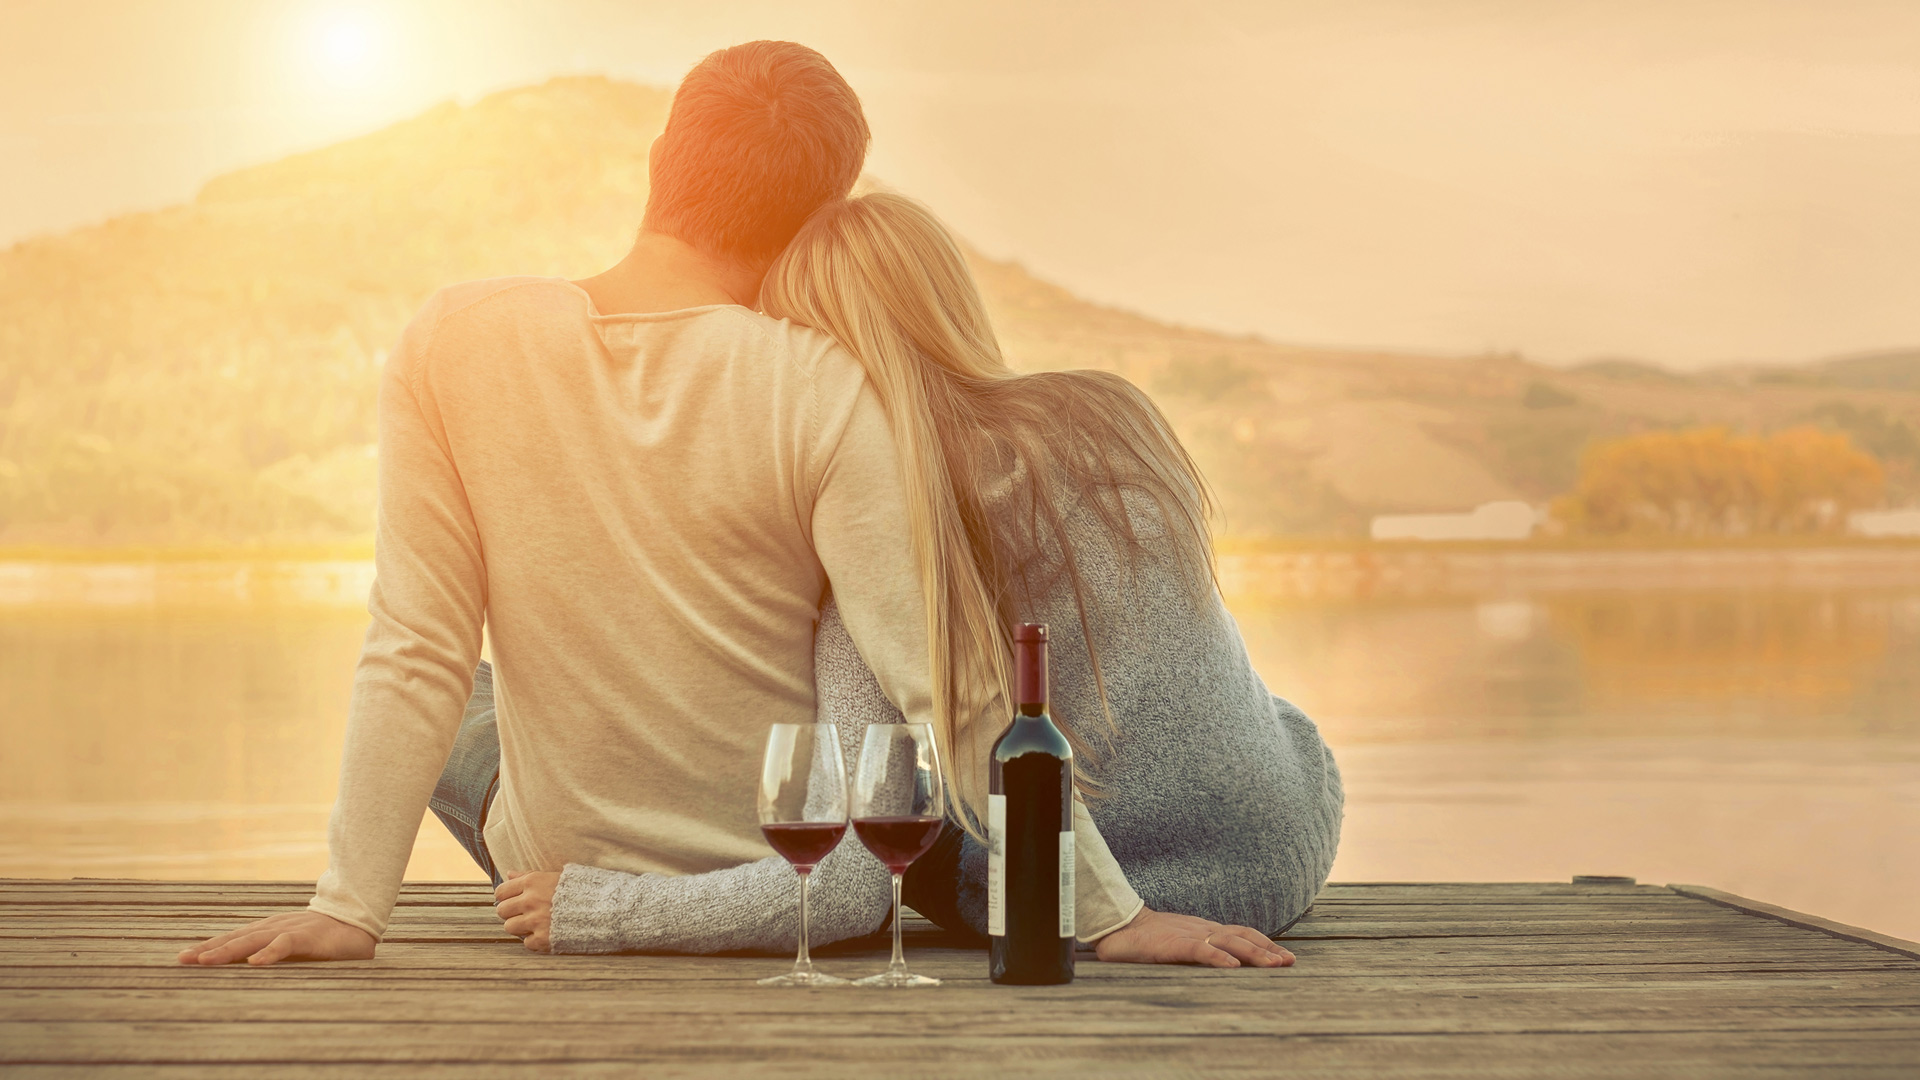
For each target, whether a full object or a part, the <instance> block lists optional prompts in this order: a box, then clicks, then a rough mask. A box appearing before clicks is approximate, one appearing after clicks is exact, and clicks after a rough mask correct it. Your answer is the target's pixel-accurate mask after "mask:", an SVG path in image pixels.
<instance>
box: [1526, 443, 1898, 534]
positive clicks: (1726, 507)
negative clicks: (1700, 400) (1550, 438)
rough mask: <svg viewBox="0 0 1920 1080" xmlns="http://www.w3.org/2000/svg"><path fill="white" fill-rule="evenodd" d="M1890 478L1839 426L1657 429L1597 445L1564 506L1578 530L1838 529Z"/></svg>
mask: <svg viewBox="0 0 1920 1080" xmlns="http://www.w3.org/2000/svg"><path fill="white" fill-rule="evenodd" d="M1885 487H1886V478H1885V474H1884V471H1883V470H1882V468H1881V465H1880V462H1879V460H1878V459H1876V458H1875V457H1874V456H1873V455H1872V454H1869V453H1867V452H1866V451H1864V450H1861V449H1860V448H1859V447H1857V446H1855V445H1854V444H1853V441H1852V440H1851V439H1849V438H1848V437H1847V436H1845V435H1843V434H1839V433H1837V432H1828V431H1821V430H1820V429H1818V428H1813V427H1795V428H1788V429H1787V430H1784V431H1777V432H1774V433H1773V434H1771V435H1767V436H1759V435H1737V434H1734V433H1732V432H1730V431H1728V430H1727V429H1726V428H1723V427H1704V428H1692V429H1688V430H1684V431H1653V432H1647V433H1644V434H1640V435H1630V436H1627V437H1626V438H1622V439H1614V440H1611V441H1608V442H1602V443H1596V444H1595V445H1593V446H1592V447H1590V448H1589V449H1588V450H1587V452H1586V454H1585V455H1584V456H1583V457H1582V459H1581V463H1580V478H1579V480H1578V482H1577V483H1576V484H1575V486H1574V489H1573V491H1572V492H1570V493H1568V494H1567V495H1565V496H1562V497H1561V498H1560V499H1558V500H1556V501H1555V503H1554V515H1555V517H1557V518H1558V519H1559V520H1560V521H1561V522H1562V523H1563V524H1564V525H1565V526H1566V527H1567V528H1568V529H1569V530H1570V531H1574V532H1585V533H1597V534H1607V533H1648V534H1667V535H1675V536H1742V535H1751V534H1765V533H1819V532H1835V531H1838V530H1839V529H1840V528H1841V527H1843V525H1844V523H1845V521H1846V514H1847V511H1849V510H1856V509H1860V508H1862V507H1867V506H1873V505H1876V504H1877V503H1879V501H1880V499H1881V496H1882V493H1883V492H1884V491H1885Z"/></svg>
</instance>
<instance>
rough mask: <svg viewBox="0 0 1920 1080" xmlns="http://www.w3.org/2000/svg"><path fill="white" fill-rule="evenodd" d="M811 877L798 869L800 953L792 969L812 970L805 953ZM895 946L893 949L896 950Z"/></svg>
mask: <svg viewBox="0 0 1920 1080" xmlns="http://www.w3.org/2000/svg"><path fill="white" fill-rule="evenodd" d="M811 877H813V875H812V874H809V873H807V872H806V871H805V870H802V871H800V955H799V956H796V957H794V960H793V970H795V971H797V972H807V973H809V974H811V973H812V972H813V959H812V958H811V957H809V956H808V955H807V881H808V879H810V878H811ZM896 891H897V890H896ZM898 948H899V947H898V946H895V951H896V952H897V951H898Z"/></svg>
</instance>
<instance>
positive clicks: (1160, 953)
mask: <svg viewBox="0 0 1920 1080" xmlns="http://www.w3.org/2000/svg"><path fill="white" fill-rule="evenodd" d="M1093 949H1094V955H1096V956H1098V957H1099V958H1100V959H1102V960H1106V961H1109V962H1118V963H1122V964H1202V965H1204V966H1206V967H1228V968H1230V967H1239V966H1241V965H1242V964H1245V965H1246V966H1248V967H1288V966H1290V965H1291V964H1292V963H1293V954H1292V953H1290V952H1288V951H1287V950H1285V949H1283V948H1281V947H1280V946H1278V945H1275V944H1274V943H1273V939H1271V938H1269V937H1267V935H1265V934H1263V933H1261V932H1260V931H1258V930H1254V929H1251V928H1248V927H1245V926H1229V925H1226V924H1224V923H1217V922H1213V921H1211V920H1208V919H1198V918H1195V917H1193V916H1192V915H1173V914H1170V913H1168V912H1165V911H1155V910H1153V909H1152V908H1141V909H1140V914H1138V915H1135V916H1134V917H1133V921H1132V922H1130V923H1128V924H1127V925H1125V926H1123V927H1121V928H1120V929H1118V930H1115V931H1114V932H1113V933H1111V934H1108V935H1107V936H1106V937H1103V938H1101V939H1100V940H1099V941H1098V942H1097V943H1095V945H1094V947H1093Z"/></svg>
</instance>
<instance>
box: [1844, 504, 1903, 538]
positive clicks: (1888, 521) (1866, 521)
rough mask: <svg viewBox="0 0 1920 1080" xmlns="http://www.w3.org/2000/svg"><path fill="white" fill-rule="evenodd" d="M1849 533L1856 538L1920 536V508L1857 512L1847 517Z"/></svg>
mask: <svg viewBox="0 0 1920 1080" xmlns="http://www.w3.org/2000/svg"><path fill="white" fill-rule="evenodd" d="M1847 531H1848V532H1850V533H1853V534H1854V535H1855V536H1920V508H1914V509H1908V510H1857V511H1855V512H1853V513H1851V514H1848V515H1847Z"/></svg>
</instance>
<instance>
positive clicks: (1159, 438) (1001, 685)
mask: <svg viewBox="0 0 1920 1080" xmlns="http://www.w3.org/2000/svg"><path fill="white" fill-rule="evenodd" d="M760 305H761V307H762V309H763V310H765V311H766V312H767V314H769V315H772V316H775V317H777V318H786V319H792V320H793V321H795V322H798V323H802V324H805V325H807V326H811V327H813V328H815V329H817V330H820V331H823V332H825V333H827V334H829V335H831V336H832V337H833V338H834V339H835V340H837V341H839V342H840V343H841V344H842V345H844V346H845V347H846V348H847V349H848V350H849V351H850V352H852V353H853V355H854V356H855V357H856V358H857V359H858V360H859V361H860V363H861V365H862V366H863V367H864V368H865V369H866V373H867V377H868V379H869V380H870V381H871V382H872V383H873V386H874V389H875V390H876V391H877V392H878V395H879V398H880V402H881V405H882V406H883V407H884V408H885V409H886V412H887V415H888V418H889V420H890V422H891V424H892V427H893V434H894V440H895V443H896V445H897V450H898V453H899V456H900V466H901V471H902V474H903V480H904V481H905V487H906V496H907V526H908V530H909V532H910V534H911V536H912V540H913V550H914V554H915V557H916V559H917V560H918V562H919V569H920V584H921V589H922V591H923V593H924V595H925V597H926V606H927V645H928V648H929V650H930V651H931V655H930V657H929V659H930V661H931V665H932V672H933V688H934V694H933V699H934V714H935V719H936V725H935V726H936V730H937V732H938V733H939V734H940V736H941V738H942V741H943V742H945V743H946V757H947V761H948V771H949V774H950V777H952V778H954V779H960V778H962V772H961V770H959V769H958V768H957V767H956V765H957V763H956V761H955V756H956V751H957V750H958V748H959V747H961V746H962V745H963V743H962V741H961V735H962V733H963V732H964V731H965V730H966V729H967V727H968V726H969V725H970V724H972V723H973V722H975V721H976V720H978V719H981V718H982V717H983V716H986V714H987V713H988V711H989V710H990V709H992V708H993V707H994V705H995V703H996V702H998V703H999V704H1000V706H1001V708H1002V710H1010V708H1011V702H1012V698H1013V691H1012V660H1011V656H1012V653H1011V637H1010V635H1011V623H1012V622H1013V621H1014V620H1015V618H1016V617H1017V616H1018V615H1020V614H1021V612H1020V611H1019V610H1018V609H1019V608H1020V607H1021V606H1023V605H1026V604H1030V603H1031V602H1032V601H1033V600H1035V599H1038V598H1039V597H1041V596H1044V595H1046V594H1047V592H1048V591H1049V590H1050V589H1052V588H1053V587H1054V586H1056V585H1057V584H1058V581H1059V575H1061V574H1064V575H1065V578H1066V580H1067V583H1068V584H1069V585H1070V587H1071V589H1072V591H1073V596H1074V600H1075V603H1076V604H1077V606H1078V612H1079V616H1080V628H1081V633H1082V637H1083V639H1084V640H1085V641H1086V643H1087V649H1088V652H1089V653H1090V654H1091V659H1092V663H1093V674H1094V680H1095V685H1096V688H1097V689H1098V691H1099V695H1100V701H1101V707H1102V712H1103V713H1105V718H1106V724H1107V731H1108V733H1109V734H1112V733H1113V732H1114V731H1116V730H1117V727H1116V725H1115V724H1114V720H1113V716H1112V713H1111V710H1110V709H1108V708H1107V704H1106V683H1105V679H1104V677H1103V676H1102V674H1101V671H1100V660H1099V654H1098V651H1097V650H1096V648H1095V645H1094V636H1093V634H1092V632H1091V627H1090V626H1089V624H1088V620H1087V604H1088V597H1087V595H1086V590H1085V589H1084V587H1083V582H1082V580H1081V577H1080V569H1079V564H1078V562H1077V561H1076V559H1075V553H1074V546H1073V541H1072V537H1071V535H1070V533H1069V531H1068V529H1067V527H1066V524H1065V519H1066V516H1067V514H1068V513H1071V512H1072V511H1073V510H1074V509H1075V507H1086V508H1089V509H1091V510H1092V511H1093V513H1094V514H1095V515H1096V516H1097V518H1098V519H1099V521H1100V524H1101V525H1102V526H1104V527H1105V528H1106V529H1107V530H1108V532H1110V533H1111V534H1112V535H1113V536H1114V537H1115V538H1116V539H1117V540H1118V541H1119V542H1120V546H1121V547H1122V548H1123V549H1124V550H1125V551H1126V552H1127V554H1128V556H1129V558H1130V559H1131V558H1132V557H1133V556H1135V555H1137V554H1138V552H1139V551H1140V548H1141V539H1140V537H1138V536H1136V535H1135V532H1134V529H1133V524H1132V521H1131V519H1130V516H1129V513H1128V508H1127V505H1126V504H1125V502H1124V501H1123V494H1124V493H1125V492H1126V491H1129V490H1132V491H1139V492H1142V493H1144V494H1145V495H1147V496H1148V497H1149V498H1150V499H1151V500H1152V502H1153V503H1154V505H1155V506H1156V507H1157V508H1158V510H1159V512H1160V514H1161V517H1162V519H1163V521H1164V522H1165V525H1166V531H1167V532H1168V534H1170V535H1171V536H1172V538H1173V540H1174V544H1173V550H1174V555H1175V557H1176V558H1177V559H1178V560H1179V562H1180V565H1181V567H1182V568H1183V570H1184V571H1186V572H1187V573H1188V574H1189V580H1190V581H1191V582H1192V584H1193V586H1194V588H1195V589H1196V590H1202V591H1211V589H1212V588H1213V563H1212V554H1211V551H1212V548H1211V544H1210V543H1209V542H1208V536H1207V516H1208V512H1209V504H1208V498H1207V494H1206V488H1205V485H1204V483H1203V482H1202V480H1201V477H1200V473H1199V470H1198V469H1197V468H1196V467H1195V466H1194V464H1193V461H1192V459H1191V458H1189V457H1188V456H1187V453H1186V451H1185V450H1184V449H1183V448H1182V447H1181V445H1180V442H1179V440H1178V439H1177V438H1176V437H1175V436H1174V433H1173V429H1172V428H1171V427H1170V426H1169V425H1168V424H1167V421H1166V418H1165V417H1164V416H1162V415H1161V413H1160V411H1159V410H1158V409H1157V408H1155V407H1154V405H1153V403H1152V402H1151V401H1149V400H1148V399H1147V397H1146V395H1144V394H1142V393H1141V392H1140V391H1139V390H1138V389H1137V388H1135V387H1134V386H1133V384H1131V383H1129V382H1127V381H1126V380H1125V379H1123V378H1121V377H1119V376H1118V375H1113V374H1109V373H1107V372H1099V371H1056V372H1042V373H1037V374H1028V375H1021V374H1016V373H1015V372H1014V371H1013V370H1012V369H1011V368H1009V367H1008V366H1007V364H1006V361H1005V359H1004V358H1003V357H1002V356H1001V354H1000V346H999V343H998V342H997V341H996V340H995V338H994V334H993V327H992V324H991V323H990V321H989V320H988V317H987V312H986V308H985V306H984V305H983V304H982V303H981V300H980V293H979V290H978V289H977V288H976V287H975V285H974V281H973V276H972V274H971V273H970V271H969V270H968V268H967V263H966V258H965V257H964V256H963V255H962V254H961V251H960V247H959V245H958V244H957V243H956V242H955V241H954V239H953V237H952V235H951V234H949V233H948V232H947V230H946V228H945V227H944V226H943V225H941V223H940V221H939V219H937V218H935V217H934V216H933V214H932V212H931V211H929V210H927V209H926V207H924V206H922V205H920V204H919V203H917V202H915V201H913V200H911V199H907V198H904V197H902V196H899V195H893V194H888V193H876V194H869V195H863V196H858V197H855V198H852V199H848V200H845V201H843V202H837V203H831V204H828V205H827V206H824V207H822V208H821V209H820V210H819V211H818V212H816V213H815V214H814V215H813V216H812V217H811V218H810V219H808V221H807V223H806V225H804V226H803V227H802V228H801V230H800V232H799V234H798V235H797V236H795V237H794V239H793V242H792V243H791V244H789V245H788V247H787V249H786V251H785V252H784V253H783V254H782V255H781V256H780V258H779V259H778V260H777V261H776V262H775V263H774V265H773V267H772V268H771V269H770V270H769V271H768V273H767V277H766V280H765V282H764V284H763V285H762V286H761V292H760ZM996 507H998V508H1001V509H1000V512H998V513H995V512H994V510H995V508H996ZM1049 567H1051V570H1050V571H1049V569H1048V568H1049ZM992 719H998V717H992ZM1062 727H1063V728H1065V729H1066V730H1067V735H1068V738H1069V739H1071V740H1073V741H1074V744H1075V748H1076V751H1079V752H1082V753H1084V751H1086V750H1087V749H1088V748H1087V746H1086V744H1085V742H1084V740H1083V739H1082V738H1081V737H1080V736H1079V735H1077V734H1076V733H1075V732H1074V731H1073V730H1072V727H1071V726H1070V725H1065V724H1063V725H1062ZM1082 753H1077V754H1076V756H1077V757H1078V756H1082ZM970 764H971V766H972V768H971V769H970V770H967V775H966V777H965V779H967V780H968V782H967V783H956V784H954V785H953V789H954V790H955V791H956V792H958V793H959V794H960V795H961V801H962V803H963V805H965V806H966V807H967V808H969V809H971V808H972V807H973V806H975V805H978V803H979V802H980V801H981V799H980V796H981V795H983V794H984V785H982V784H980V783H978V778H979V777H980V776H981V775H983V770H984V767H985V764H986V763H985V761H984V760H982V761H977V762H971V763H970ZM1080 782H1081V783H1082V785H1083V787H1084V786H1085V784H1086V780H1085V777H1084V775H1083V776H1082V777H1081V778H1080ZM961 821H962V822H963V823H964V822H966V821H967V817H966V815H962V816H961Z"/></svg>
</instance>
